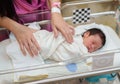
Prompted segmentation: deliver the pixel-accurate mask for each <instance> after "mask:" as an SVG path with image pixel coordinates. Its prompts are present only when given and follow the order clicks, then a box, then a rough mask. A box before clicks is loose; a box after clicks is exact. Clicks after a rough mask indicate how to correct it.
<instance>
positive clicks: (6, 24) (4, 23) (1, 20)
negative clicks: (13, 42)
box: [0, 17, 20, 33]
mask: <svg viewBox="0 0 120 84" xmlns="http://www.w3.org/2000/svg"><path fill="white" fill-rule="evenodd" d="M18 26H20V24H19V23H17V22H16V21H14V20H12V19H10V18H8V17H0V27H3V28H6V29H8V30H10V31H11V32H13V33H15V32H16V31H17V30H18V29H19V27H18Z"/></svg>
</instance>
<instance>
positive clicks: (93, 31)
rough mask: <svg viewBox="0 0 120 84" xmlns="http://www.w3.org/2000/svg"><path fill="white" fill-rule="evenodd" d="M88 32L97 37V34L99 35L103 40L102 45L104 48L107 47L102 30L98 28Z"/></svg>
mask: <svg viewBox="0 0 120 84" xmlns="http://www.w3.org/2000/svg"><path fill="white" fill-rule="evenodd" d="M86 32H90V35H95V34H97V35H99V36H100V38H101V40H102V45H103V46H104V45H105V42H106V36H105V34H104V33H103V31H102V30H100V29H98V28H92V29H88V30H87V31H86Z"/></svg>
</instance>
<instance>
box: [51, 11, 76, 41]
mask: <svg viewBox="0 0 120 84" xmlns="http://www.w3.org/2000/svg"><path fill="white" fill-rule="evenodd" d="M51 24H52V28H53V32H54V35H55V37H57V36H58V31H60V32H61V33H62V35H63V36H64V37H65V39H66V41H67V42H68V43H72V42H73V35H74V28H73V27H72V26H71V25H69V24H67V23H66V22H65V21H64V19H63V17H62V15H61V14H60V13H55V12H54V13H52V15H51Z"/></svg>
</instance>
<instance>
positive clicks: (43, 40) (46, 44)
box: [6, 23, 88, 68]
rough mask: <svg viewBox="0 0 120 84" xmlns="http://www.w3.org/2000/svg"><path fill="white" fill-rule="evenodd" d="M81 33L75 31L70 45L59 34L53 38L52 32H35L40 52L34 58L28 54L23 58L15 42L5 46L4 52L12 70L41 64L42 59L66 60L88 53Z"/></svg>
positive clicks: (33, 24)
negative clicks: (9, 60)
mask: <svg viewBox="0 0 120 84" xmlns="http://www.w3.org/2000/svg"><path fill="white" fill-rule="evenodd" d="M35 25H37V23H32V24H30V25H29V27H35ZM37 26H38V25H37ZM83 32H85V30H84V29H80V31H78V30H77V29H75V35H74V42H73V43H72V44H69V43H67V42H66V41H65V39H64V37H63V36H62V35H61V34H59V36H58V37H57V38H55V37H54V34H53V32H49V31H46V30H40V31H37V32H35V33H34V36H35V38H36V40H37V41H38V43H39V45H40V48H41V51H40V53H39V56H35V57H34V58H33V57H31V56H30V55H29V54H27V56H24V55H23V54H22V52H21V50H20V48H19V44H18V42H17V41H13V42H11V43H10V44H9V45H8V46H7V48H6V52H7V54H8V56H10V58H11V59H12V62H13V65H14V68H21V67H27V66H34V65H39V64H43V63H44V59H48V58H49V59H53V60H55V61H64V60H68V59H71V58H75V57H77V56H78V55H83V54H86V53H88V50H87V48H86V47H85V46H84V45H83V39H82V36H81V34H82V33H83Z"/></svg>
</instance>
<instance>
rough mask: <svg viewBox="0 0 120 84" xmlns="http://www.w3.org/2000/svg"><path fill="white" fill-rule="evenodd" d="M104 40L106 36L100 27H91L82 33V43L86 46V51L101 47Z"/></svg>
mask: <svg viewBox="0 0 120 84" xmlns="http://www.w3.org/2000/svg"><path fill="white" fill-rule="evenodd" d="M105 41H106V36H105V34H104V33H103V32H102V31H101V30H100V29H97V28H92V29H88V30H87V31H86V32H84V33H83V44H84V45H85V46H86V47H87V49H88V52H94V51H96V50H98V49H100V48H102V47H103V46H104V44H105Z"/></svg>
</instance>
